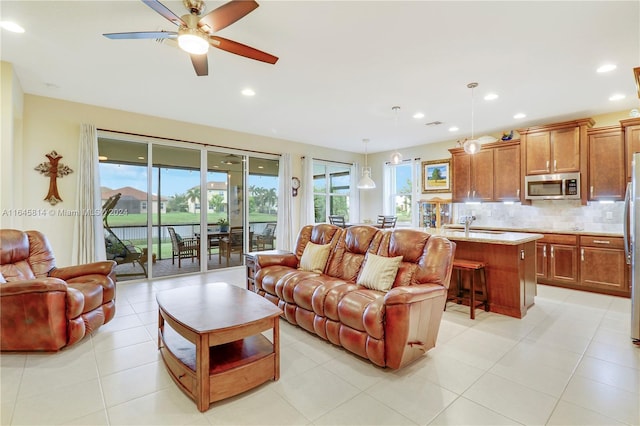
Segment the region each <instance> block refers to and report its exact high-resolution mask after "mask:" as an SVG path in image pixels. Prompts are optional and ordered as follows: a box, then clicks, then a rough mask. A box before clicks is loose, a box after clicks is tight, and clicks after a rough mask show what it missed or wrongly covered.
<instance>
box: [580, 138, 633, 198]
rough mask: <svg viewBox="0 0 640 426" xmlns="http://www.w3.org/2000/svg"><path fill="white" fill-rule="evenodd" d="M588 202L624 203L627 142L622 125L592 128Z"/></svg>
mask: <svg viewBox="0 0 640 426" xmlns="http://www.w3.org/2000/svg"><path fill="white" fill-rule="evenodd" d="M587 134H588V145H587V152H588V167H587V179H588V181H589V185H588V187H589V193H588V199H589V200H590V201H598V200H611V201H620V200H624V193H625V189H626V179H625V168H624V167H619V165H620V164H625V153H624V139H623V134H622V129H621V128H620V126H610V127H600V128H597V129H589V130H588V131H587Z"/></svg>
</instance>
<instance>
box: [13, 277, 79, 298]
mask: <svg viewBox="0 0 640 426" xmlns="http://www.w3.org/2000/svg"><path fill="white" fill-rule="evenodd" d="M49 291H63V292H66V291H67V283H65V282H64V281H62V280H61V279H59V278H35V279H33V280H24V281H11V282H8V283H4V284H2V285H0V297H5V296H15V295H19V294H28V293H46V292H49Z"/></svg>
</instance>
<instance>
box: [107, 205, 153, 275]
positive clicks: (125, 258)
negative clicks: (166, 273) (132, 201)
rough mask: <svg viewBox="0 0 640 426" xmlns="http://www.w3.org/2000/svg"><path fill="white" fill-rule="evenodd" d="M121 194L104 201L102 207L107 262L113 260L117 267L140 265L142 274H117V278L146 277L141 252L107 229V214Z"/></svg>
mask: <svg viewBox="0 0 640 426" xmlns="http://www.w3.org/2000/svg"><path fill="white" fill-rule="evenodd" d="M121 195H122V194H120V193H117V194H115V195H112V196H111V197H109V198H108V199H107V201H105V203H104V205H103V206H102V225H103V227H104V244H105V249H106V254H107V260H113V261H115V262H116V264H118V265H122V264H127V263H131V264H132V265H133V266H135V265H136V263H137V264H138V265H140V266H141V267H142V272H133V273H128V274H121V273H118V276H121V277H127V276H134V275H141V274H144V276H145V277H146V276H147V268H146V267H145V266H144V263H145V262H146V261H147V259H146V257H147V256H143V250H142V249H141V248H139V247H136V246H134V245H133V243H132V242H131V241H129V240H124V241H123V240H121V239H120V238H119V237H118V236H117V235H116V233H115V232H113V230H112V229H111V228H110V227H109V213H111V211H112V210H113V209H114V208H115V207H116V204H118V201H119V200H120V197H121Z"/></svg>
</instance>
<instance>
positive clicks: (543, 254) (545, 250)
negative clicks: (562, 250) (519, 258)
mask: <svg viewBox="0 0 640 426" xmlns="http://www.w3.org/2000/svg"><path fill="white" fill-rule="evenodd" d="M542 257H547V246H544V247H542Z"/></svg>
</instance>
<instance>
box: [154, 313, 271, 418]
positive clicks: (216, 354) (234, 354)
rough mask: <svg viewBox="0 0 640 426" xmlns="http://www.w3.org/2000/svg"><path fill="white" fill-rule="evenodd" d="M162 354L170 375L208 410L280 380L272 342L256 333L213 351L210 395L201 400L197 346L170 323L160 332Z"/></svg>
mask: <svg viewBox="0 0 640 426" xmlns="http://www.w3.org/2000/svg"><path fill="white" fill-rule="evenodd" d="M158 338H159V341H160V342H161V345H160V354H161V355H162V359H163V360H164V363H165V365H166V367H167V370H168V372H169V375H170V376H171V378H172V379H173V381H174V382H175V383H176V384H177V385H178V387H179V388H180V389H182V391H183V392H185V393H186V394H187V395H188V396H189V397H190V398H191V399H193V400H194V401H195V402H196V404H197V405H198V409H199V410H200V411H205V410H206V409H207V408H208V407H209V404H211V403H212V402H215V401H220V400H222V399H225V398H229V397H231V396H234V395H238V394H240V393H242V392H245V391H247V390H249V389H252V388H254V387H256V386H258V385H260V384H262V383H264V382H267V381H269V380H277V379H278V377H277V375H276V374H277V373H276V372H275V371H274V365H275V364H276V353H275V351H274V346H273V343H272V342H271V341H269V339H267V338H266V337H264V336H263V335H262V334H256V335H253V336H249V337H246V338H244V339H240V340H236V341H233V342H230V343H224V344H221V345H217V346H211V347H210V348H209V374H208V376H207V377H208V381H209V385H208V386H207V387H208V388H209V395H208V398H207V396H206V395H203V397H204V398H203V400H202V401H200V389H201V388H202V386H199V385H198V374H197V373H196V371H197V369H196V345H195V344H193V343H191V342H189V341H188V340H186V339H185V338H183V337H182V336H180V335H179V334H178V333H177V332H176V331H174V330H173V329H172V328H171V327H169V326H168V325H167V324H166V323H165V325H164V331H162V330H159V331H158Z"/></svg>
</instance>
